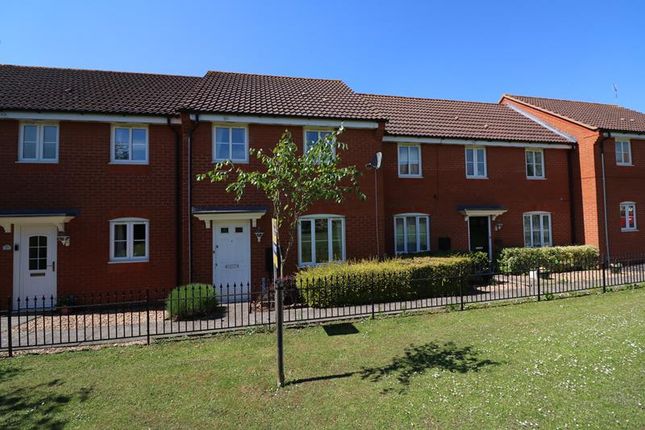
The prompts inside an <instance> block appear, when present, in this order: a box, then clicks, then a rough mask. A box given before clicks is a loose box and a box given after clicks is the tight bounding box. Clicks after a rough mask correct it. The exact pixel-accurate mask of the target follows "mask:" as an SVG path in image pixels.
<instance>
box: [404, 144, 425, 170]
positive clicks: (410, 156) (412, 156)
mask: <svg viewBox="0 0 645 430" xmlns="http://www.w3.org/2000/svg"><path fill="white" fill-rule="evenodd" d="M399 176H400V177H403V178H406V177H417V178H418V177H420V176H421V147H420V146H419V145H412V144H403V143H402V144H399Z"/></svg>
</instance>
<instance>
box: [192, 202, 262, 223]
mask: <svg viewBox="0 0 645 430" xmlns="http://www.w3.org/2000/svg"><path fill="white" fill-rule="evenodd" d="M192 213H193V216H194V217H196V218H197V219H199V220H200V221H204V224H206V228H211V224H212V223H213V221H230V220H249V221H251V225H252V226H253V227H255V226H256V225H257V221H258V219H260V218H262V217H263V216H264V214H266V213H267V208H266V207H264V206H199V207H193V208H192Z"/></svg>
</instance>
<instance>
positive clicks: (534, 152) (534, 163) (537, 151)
mask: <svg viewBox="0 0 645 430" xmlns="http://www.w3.org/2000/svg"><path fill="white" fill-rule="evenodd" d="M529 152H531V153H533V175H532V176H530V175H529V164H530V163H529V159H528V155H529ZM535 154H540V158H541V159H542V174H541V175H536V174H535V167H536V166H537V163H536V162H535ZM524 169H525V170H526V179H545V177H546V162H545V161H544V150H543V149H538V148H526V150H525V151H524Z"/></svg>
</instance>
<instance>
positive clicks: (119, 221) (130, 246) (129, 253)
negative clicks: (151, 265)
mask: <svg viewBox="0 0 645 430" xmlns="http://www.w3.org/2000/svg"><path fill="white" fill-rule="evenodd" d="M135 224H144V225H145V226H146V255H145V256H144V257H135V256H134V235H133V232H134V225H135ZM117 225H126V226H127V227H126V229H127V238H126V239H127V244H126V256H125V257H115V256H114V228H115V226H117ZM149 260H150V221H149V220H147V219H145V218H116V219H113V220H110V258H109V261H110V263H139V262H147V261H149Z"/></svg>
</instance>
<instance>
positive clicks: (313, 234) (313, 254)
mask: <svg viewBox="0 0 645 430" xmlns="http://www.w3.org/2000/svg"><path fill="white" fill-rule="evenodd" d="M307 222H308V223H309V229H310V230H309V231H310V232H311V263H312V264H316V230H314V227H315V225H316V223H315V220H314V219H313V218H312V219H310V220H307Z"/></svg>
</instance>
